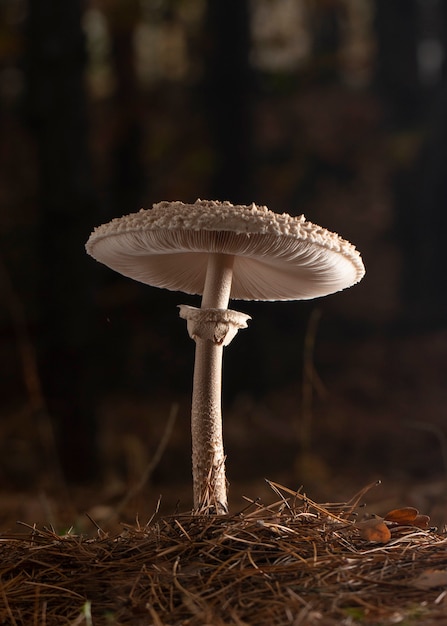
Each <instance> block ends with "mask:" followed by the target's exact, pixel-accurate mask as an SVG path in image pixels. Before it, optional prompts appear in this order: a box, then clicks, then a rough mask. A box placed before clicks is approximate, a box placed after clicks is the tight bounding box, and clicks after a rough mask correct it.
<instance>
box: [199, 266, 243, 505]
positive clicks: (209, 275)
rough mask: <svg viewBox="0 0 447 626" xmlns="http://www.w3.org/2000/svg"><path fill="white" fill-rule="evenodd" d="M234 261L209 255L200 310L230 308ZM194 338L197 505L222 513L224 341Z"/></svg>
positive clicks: (224, 502)
mask: <svg viewBox="0 0 447 626" xmlns="http://www.w3.org/2000/svg"><path fill="white" fill-rule="evenodd" d="M233 261H234V257H232V256H229V255H225V254H210V255H209V258H208V266H207V271H206V278H205V287H204V291H203V297H202V305H201V309H227V308H228V301H229V299H230V291H231V281H232V277H233ZM214 324H215V323H214ZM195 341H196V354H195V364H194V379H193V393H192V409H191V432H192V472H193V484H194V508H195V509H196V510H206V509H207V510H208V511H209V512H214V513H217V514H222V513H226V512H227V510H228V503H227V482H226V477H225V454H224V448H223V436H222V408H221V394H222V357H223V343H220V344H218V343H217V342H216V341H215V340H214V341H213V340H212V339H209V338H201V337H199V336H197V337H196V338H195Z"/></svg>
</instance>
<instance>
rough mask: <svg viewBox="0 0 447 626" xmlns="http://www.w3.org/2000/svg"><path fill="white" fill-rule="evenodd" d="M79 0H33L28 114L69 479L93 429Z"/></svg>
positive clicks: (49, 357) (85, 461) (84, 471)
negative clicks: (36, 165)
mask: <svg viewBox="0 0 447 626" xmlns="http://www.w3.org/2000/svg"><path fill="white" fill-rule="evenodd" d="M81 17H82V15H81V0H65V1H64V2H60V0H30V3H29V16H28V32H27V41H28V50H27V80H28V101H27V102H28V107H29V108H28V111H27V113H28V118H29V122H30V124H31V128H32V130H33V132H34V135H35V138H36V145H37V158H38V166H39V181H40V192H39V193H40V196H39V212H40V218H39V236H40V242H39V247H40V259H38V263H40V266H41V277H42V280H41V284H40V285H39V290H38V292H39V294H40V301H39V302H38V308H39V310H40V315H39V318H40V322H39V330H38V332H39V344H38V360H39V366H40V374H41V377H42V385H43V391H44V395H45V398H46V402H47V405H48V409H49V412H50V415H51V416H52V418H53V420H54V423H55V426H56V434H57V443H58V448H59V452H60V459H61V464H62V467H63V470H64V473H65V475H66V478H67V479H68V480H70V481H84V480H88V479H91V478H93V477H94V476H95V473H96V470H97V453H96V425H95V420H94V407H93V400H92V393H91V391H92V389H91V387H92V384H93V383H94V381H93V380H92V379H91V377H89V376H88V369H89V368H88V366H87V364H88V363H89V362H91V360H92V359H93V357H94V347H93V343H92V326H91V320H92V311H93V307H92V300H91V289H90V285H91V278H90V277H91V273H92V267H91V259H88V257H87V255H86V254H85V251H84V243H85V241H86V239H87V237H88V234H89V232H90V230H91V226H92V224H93V223H94V222H95V218H94V210H93V209H94V208H95V199H94V194H93V190H92V181H91V171H90V161H89V154H88V146H87V139H88V138H87V114H86V102H85V93H84V68H85V62H86V57H85V49H84V38H83V34H82V29H81Z"/></svg>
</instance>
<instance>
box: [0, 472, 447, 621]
mask: <svg viewBox="0 0 447 626" xmlns="http://www.w3.org/2000/svg"><path fill="white" fill-rule="evenodd" d="M272 485H274V492H275V493H276V494H277V495H280V499H279V501H278V502H276V503H275V504H271V505H268V506H261V505H260V504H259V503H258V502H255V501H250V505H249V507H247V508H246V510H245V511H242V512H239V513H238V514H236V515H222V516H209V515H200V514H197V513H187V514H178V515H173V516H172V517H164V518H161V519H158V520H156V519H154V520H152V523H151V524H150V525H146V526H144V527H140V526H138V527H136V528H133V527H126V529H125V531H124V532H122V533H121V534H120V535H118V536H114V537H109V536H108V535H106V534H105V533H102V534H100V535H99V536H98V537H96V538H83V537H77V536H70V535H68V536H63V537H60V536H58V535H57V534H55V533H54V532H52V531H48V530H38V529H35V528H33V527H31V528H30V529H29V531H30V532H29V533H28V534H27V535H16V536H8V537H3V538H1V537H0V553H1V555H0V556H1V565H0V580H1V585H0V588H1V594H0V623H7V624H12V625H13V626H25V625H26V626H28V625H30V624H45V626H60V625H63V624H67V625H73V624H78V623H79V624H88V623H89V622H88V620H90V623H91V624H94V625H95V626H106V625H107V626H109V625H111V624H113V625H114V626H121V625H123V626H124V625H132V626H143V625H144V626H149V625H153V626H180V625H182V626H183V625H185V626H201V625H203V624H213V626H220V625H224V624H241V625H248V624H251V625H254V624H256V625H257V626H276V625H281V626H283V625H286V624H292V625H294V626H295V625H300V624H303V625H304V624H305V625H306V626H313V625H314V624H315V625H317V624H318V625H319V626H323V625H324V626H331V625H334V626H335V624H341V623H346V624H347V623H353V621H352V620H353V619H354V617H355V619H356V620H357V621H358V620H360V621H359V623H368V624H376V625H377V624H381V625H386V624H391V623H396V620H398V619H401V621H402V620H404V619H406V617H407V616H411V615H413V614H415V612H416V613H417V614H418V615H422V616H424V620H425V621H424V624H430V623H431V622H430V619H433V620H434V619H437V618H438V617H440V616H442V615H445V610H446V594H445V593H444V595H443V592H444V589H443V588H440V587H439V586H438V585H437V581H438V580H439V581H442V584H443V583H444V581H445V577H444V576H441V574H439V572H445V571H446V570H447V549H446V548H447V538H446V537H445V536H444V535H441V534H436V533H434V532H430V531H426V530H421V529H419V528H415V527H413V528H411V527H402V526H395V527H394V526H393V527H391V528H390V532H391V540H390V541H389V542H388V543H387V544H386V545H377V544H373V543H371V542H369V541H367V540H365V539H364V538H362V536H361V534H360V532H359V529H358V528H357V526H356V524H355V523H354V522H351V521H350V520H349V519H346V516H349V515H350V514H351V513H352V510H351V504H349V503H347V504H343V503H341V504H338V505H337V506H335V505H331V504H325V505H320V504H317V503H315V502H313V501H312V500H310V499H309V498H307V497H306V496H304V495H302V494H297V493H296V492H294V491H292V490H289V489H287V488H284V487H282V486H280V485H278V484H277V483H272ZM337 507H338V508H337ZM433 572H436V573H437V574H436V576H435V575H434V574H433ZM427 577H428V578H427ZM421 580H422V581H426V580H428V581H429V583H430V584H425V585H421V583H420V581H421ZM421 587H423V588H421ZM86 607H88V611H87V612H86ZM81 616H82V618H81ZM43 620H44V621H43ZM82 620H84V621H82ZM350 620H351V621H350ZM409 623H411V621H409ZM433 623H434V622H433Z"/></svg>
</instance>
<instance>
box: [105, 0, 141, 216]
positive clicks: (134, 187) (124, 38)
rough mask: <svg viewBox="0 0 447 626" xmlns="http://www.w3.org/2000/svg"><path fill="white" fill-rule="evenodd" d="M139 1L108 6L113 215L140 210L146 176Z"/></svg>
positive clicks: (106, 10)
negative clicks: (112, 87)
mask: <svg viewBox="0 0 447 626" xmlns="http://www.w3.org/2000/svg"><path fill="white" fill-rule="evenodd" d="M140 14H141V3H140V2H139V1H138V0H126V2H122V3H119V2H118V3H117V2H112V3H109V4H106V5H105V15H106V17H107V21H108V25H109V29H110V38H111V43H112V49H111V62H112V66H113V70H114V76H115V81H116V86H115V90H114V96H113V103H114V121H115V127H114V144H113V150H112V172H111V185H110V192H111V193H110V198H109V206H110V212H111V213H112V215H113V217H116V216H119V215H123V214H124V213H130V212H132V211H138V210H139V209H141V207H142V205H143V202H142V195H143V191H144V189H145V185H146V181H147V176H146V175H145V172H144V169H143V165H142V158H141V149H142V138H143V136H144V130H143V127H142V123H141V115H140V95H139V90H138V83H137V76H136V71H135V49H134V34H135V27H136V26H137V24H138V21H139V20H140V19H141V15H140Z"/></svg>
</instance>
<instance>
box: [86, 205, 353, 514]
mask: <svg viewBox="0 0 447 626" xmlns="http://www.w3.org/2000/svg"><path fill="white" fill-rule="evenodd" d="M86 249H87V252H88V253H89V254H90V255H91V256H92V257H94V258H95V259H96V260H98V261H100V262H101V263H104V264H105V265H107V266H108V267H110V268H112V269H114V270H116V271H117V272H119V273H121V274H123V275H124V276H128V277H130V278H133V279H135V280H138V281H140V282H142V283H146V284H148V285H152V286H155V287H163V288H166V289H170V290H173V291H182V292H184V293H188V294H200V295H202V302H201V307H200V309H197V308H195V307H191V306H187V305H180V307H179V308H180V316H181V317H182V318H184V319H186V320H187V329H188V332H189V335H190V336H191V338H192V339H194V341H195V343H196V355H195V366H194V380H193V395H192V411H191V432H192V461H193V468H192V469H193V492H194V508H195V510H197V511H202V512H207V513H215V514H222V513H225V512H226V511H227V482H226V478H225V455H224V448H223V439H222V414H221V378H222V356H223V348H224V346H226V345H228V344H229V343H230V341H231V340H232V339H233V337H234V336H235V334H236V333H237V331H238V329H239V328H245V327H246V326H247V321H248V320H249V319H250V318H249V316H248V315H245V314H243V313H239V312H237V311H232V310H230V309H228V302H229V300H230V299H236V300H264V301H275V300H307V299H311V298H316V297H318V296H325V295H327V294H330V293H334V292H336V291H339V290H342V289H345V288H347V287H350V286H351V285H353V284H355V283H357V282H358V281H360V280H361V278H362V277H363V275H364V272H365V269H364V266H363V263H362V260H361V257H360V254H359V252H358V251H357V250H356V249H355V247H354V246H353V245H352V244H350V243H349V242H348V241H345V240H344V239H342V238H341V237H339V236H338V235H337V234H335V233H332V232H329V231H328V230H326V229H324V228H321V227H320V226H316V225H315V224H312V223H311V222H308V221H306V220H305V218H304V216H302V215H301V216H299V217H292V216H290V215H288V214H285V213H284V214H282V215H279V214H277V213H273V212H272V211H269V210H268V209H267V208H266V207H264V206H256V205H255V204H252V205H251V206H243V205H237V206H236V205H235V206H233V205H232V204H231V203H230V202H215V201H204V200H197V201H196V202H195V203H194V204H184V203H183V202H160V203H158V204H155V205H154V206H153V208H152V209H148V210H145V209H142V210H141V211H139V212H138V213H133V214H130V215H127V216H124V217H121V218H116V219H113V220H112V221H111V222H109V223H107V224H103V225H102V226H99V227H98V228H96V229H95V230H94V231H93V233H92V234H91V235H90V238H89V240H88V242H87V244H86Z"/></svg>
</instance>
